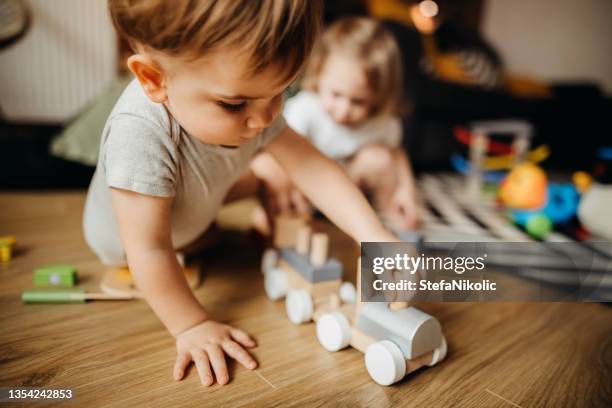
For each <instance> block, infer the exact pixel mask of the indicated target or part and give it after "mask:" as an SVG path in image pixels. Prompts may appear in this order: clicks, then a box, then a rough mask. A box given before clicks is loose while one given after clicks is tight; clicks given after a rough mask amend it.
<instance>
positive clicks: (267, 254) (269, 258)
mask: <svg viewBox="0 0 612 408" xmlns="http://www.w3.org/2000/svg"><path fill="white" fill-rule="evenodd" d="M277 262H278V251H277V250H276V249H274V248H268V249H266V250H265V251H264V253H263V255H262V257H261V273H263V274H264V275H265V274H266V272H268V271H269V270H270V269H272V268H274V267H275V266H276V263H277Z"/></svg>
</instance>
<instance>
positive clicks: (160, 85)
mask: <svg viewBox="0 0 612 408" xmlns="http://www.w3.org/2000/svg"><path fill="white" fill-rule="evenodd" d="M127 66H128V68H129V69H130V71H132V73H133V74H134V75H135V76H136V78H138V82H140V85H141V86H142V89H144V91H145V93H146V94H147V96H148V97H149V99H151V100H152V101H153V102H157V103H162V102H165V101H166V99H168V94H167V93H166V86H165V83H164V72H163V71H162V69H161V67H160V66H159V65H158V64H156V63H155V61H153V59H151V57H149V56H148V55H145V54H134V55H131V56H130V57H129V58H128V60H127Z"/></svg>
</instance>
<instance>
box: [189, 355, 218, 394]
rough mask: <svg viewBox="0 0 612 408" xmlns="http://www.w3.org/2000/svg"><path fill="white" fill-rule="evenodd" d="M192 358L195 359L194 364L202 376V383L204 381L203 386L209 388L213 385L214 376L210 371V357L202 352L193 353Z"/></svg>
mask: <svg viewBox="0 0 612 408" xmlns="http://www.w3.org/2000/svg"><path fill="white" fill-rule="evenodd" d="M191 356H192V357H193V362H194V364H195V366H196V369H197V370H198V374H199V375H200V381H202V384H203V385H205V386H207V387H208V386H209V385H211V384H212V383H213V375H212V371H211V370H210V363H209V360H208V356H207V355H206V353H205V352H203V351H202V350H194V351H192V352H191Z"/></svg>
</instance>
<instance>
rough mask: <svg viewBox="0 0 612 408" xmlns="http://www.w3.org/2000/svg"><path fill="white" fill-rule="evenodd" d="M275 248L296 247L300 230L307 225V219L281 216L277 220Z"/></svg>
mask: <svg viewBox="0 0 612 408" xmlns="http://www.w3.org/2000/svg"><path fill="white" fill-rule="evenodd" d="M275 223H276V224H275V232H274V246H275V247H277V248H287V247H294V246H295V244H296V240H297V233H298V230H299V229H300V228H301V227H302V226H304V225H305V224H306V218H304V217H298V216H293V215H281V216H279V217H277V218H276V220H275Z"/></svg>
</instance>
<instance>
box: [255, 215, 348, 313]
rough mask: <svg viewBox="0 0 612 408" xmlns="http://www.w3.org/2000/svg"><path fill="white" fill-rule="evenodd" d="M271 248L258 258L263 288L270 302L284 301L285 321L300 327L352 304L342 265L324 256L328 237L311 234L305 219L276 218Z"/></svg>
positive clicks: (326, 250) (320, 234)
mask: <svg viewBox="0 0 612 408" xmlns="http://www.w3.org/2000/svg"><path fill="white" fill-rule="evenodd" d="M276 226H277V233H276V241H275V248H271V249H268V250H267V251H266V252H265V253H264V255H263V258H262V271H263V273H264V289H265V292H266V295H267V296H268V298H269V299H271V300H278V299H281V298H283V297H286V299H285V307H286V311H287V316H288V317H289V320H290V321H291V322H293V323H295V324H301V323H305V322H308V321H310V320H312V319H313V318H314V319H315V320H316V318H317V317H318V315H320V314H321V313H324V312H328V311H332V310H335V309H337V308H338V307H340V305H341V303H342V302H344V303H354V302H355V297H356V294H355V287H354V285H353V284H352V283H350V282H345V283H342V264H341V263H340V262H339V261H338V260H336V259H333V258H328V257H327V252H328V244H329V238H328V236H327V235H326V234H322V233H315V234H312V233H311V229H310V227H309V226H308V224H307V222H306V221H305V220H303V219H302V220H296V219H295V218H294V219H289V218H285V219H279V220H277V222H276Z"/></svg>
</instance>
